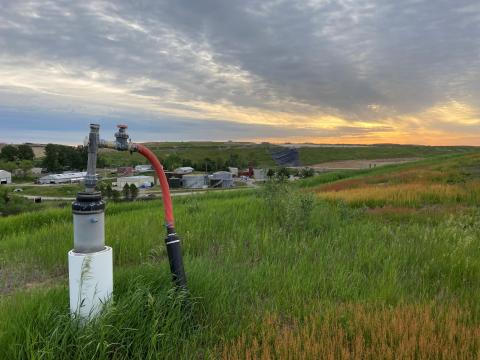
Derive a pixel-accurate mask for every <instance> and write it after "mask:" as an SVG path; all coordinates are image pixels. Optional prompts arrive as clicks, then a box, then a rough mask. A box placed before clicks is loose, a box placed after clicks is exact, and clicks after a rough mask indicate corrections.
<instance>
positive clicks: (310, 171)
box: [300, 168, 315, 178]
mask: <svg viewBox="0 0 480 360" xmlns="http://www.w3.org/2000/svg"><path fill="white" fill-rule="evenodd" d="M313 175H315V170H313V169H312V168H303V169H302V171H301V172H300V176H301V177H302V178H307V177H312V176H313Z"/></svg>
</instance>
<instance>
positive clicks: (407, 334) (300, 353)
mask: <svg viewBox="0 0 480 360" xmlns="http://www.w3.org/2000/svg"><path fill="white" fill-rule="evenodd" d="M469 316H470V314H468V313H467V312H465V311H462V310H461V309H460V308H458V307H454V306H450V307H448V308H442V309H436V308H434V307H432V306H413V305H412V306H397V307H395V308H388V309H381V310H371V309H370V310H369V309H366V308H365V306H362V305H350V306H339V307H338V308H337V310H336V311H334V312H331V313H329V314H326V315H325V317H324V318H323V319H320V317H319V316H313V315H312V316H310V317H309V318H307V319H306V320H305V321H299V320H293V321H283V320H280V318H279V317H278V316H276V315H271V316H268V317H266V318H265V320H264V321H263V324H262V326H261V329H260V330H259V333H258V335H256V336H253V337H251V336H249V335H248V334H242V335H241V336H240V337H239V338H238V339H236V340H235V341H233V342H231V343H228V344H226V345H225V346H224V347H223V349H221V353H222V358H223V359H229V360H235V359H473V358H478V357H479V356H480V352H479V349H480V326H479V325H477V324H475V325H469V324H467V323H466V322H465V319H466V318H468V317H469Z"/></svg>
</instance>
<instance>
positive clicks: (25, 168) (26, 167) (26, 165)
mask: <svg viewBox="0 0 480 360" xmlns="http://www.w3.org/2000/svg"><path fill="white" fill-rule="evenodd" d="M18 167H19V168H20V169H21V170H22V176H26V175H27V174H28V172H29V171H30V169H31V168H32V167H33V162H32V161H31V160H22V161H20V162H19V163H18Z"/></svg>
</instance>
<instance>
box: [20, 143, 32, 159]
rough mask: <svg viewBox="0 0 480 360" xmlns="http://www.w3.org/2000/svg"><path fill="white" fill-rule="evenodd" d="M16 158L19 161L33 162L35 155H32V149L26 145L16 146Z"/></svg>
mask: <svg viewBox="0 0 480 360" xmlns="http://www.w3.org/2000/svg"><path fill="white" fill-rule="evenodd" d="M18 158H19V159H20V160H33V159H34V158H35V154H34V153H33V149H32V147H31V146H30V145H28V144H22V145H18Z"/></svg>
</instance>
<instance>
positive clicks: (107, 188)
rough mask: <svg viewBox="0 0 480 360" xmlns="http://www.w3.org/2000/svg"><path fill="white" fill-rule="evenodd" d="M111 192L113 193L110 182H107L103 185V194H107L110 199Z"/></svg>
mask: <svg viewBox="0 0 480 360" xmlns="http://www.w3.org/2000/svg"><path fill="white" fill-rule="evenodd" d="M112 193H113V190H112V184H110V183H108V184H107V185H106V186H105V195H106V196H107V198H109V199H110V198H111V197H112Z"/></svg>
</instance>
